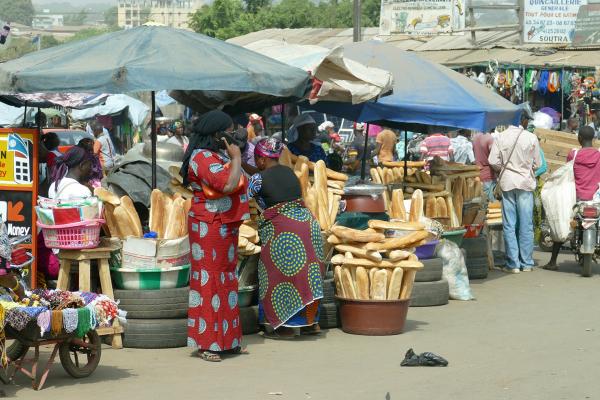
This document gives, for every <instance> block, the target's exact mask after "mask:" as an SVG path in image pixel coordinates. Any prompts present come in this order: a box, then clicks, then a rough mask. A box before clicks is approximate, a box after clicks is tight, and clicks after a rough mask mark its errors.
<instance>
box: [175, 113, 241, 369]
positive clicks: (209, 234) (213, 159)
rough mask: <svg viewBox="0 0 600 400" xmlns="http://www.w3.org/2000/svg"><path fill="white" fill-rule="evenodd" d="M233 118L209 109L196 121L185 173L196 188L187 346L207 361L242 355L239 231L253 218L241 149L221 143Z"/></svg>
mask: <svg viewBox="0 0 600 400" xmlns="http://www.w3.org/2000/svg"><path fill="white" fill-rule="evenodd" d="M232 132H233V120H232V119H231V117H229V116H228V115H227V114H225V113H224V112H222V111H217V110H215V111H210V112H208V113H206V114H204V115H203V116H201V117H200V118H199V119H198V120H196V121H195V122H194V125H193V127H192V138H191V140H190V145H189V146H188V149H187V151H186V153H185V156H184V159H183V165H182V167H181V171H180V174H181V176H182V177H183V182H184V184H185V185H188V184H191V187H192V190H193V192H194V201H193V204H192V208H191V210H190V213H189V217H188V228H189V240H190V247H191V250H192V251H191V253H192V270H191V271H192V278H191V281H190V296H189V299H190V300H189V310H188V346H189V347H193V348H195V349H198V356H199V357H200V358H202V359H203V360H206V361H211V362H218V361H221V355H222V354H223V353H224V352H230V353H241V352H242V351H243V350H242V347H241V346H242V327H241V325H240V324H241V322H240V310H239V307H238V279H237V276H236V266H237V258H238V251H237V246H238V233H239V232H238V230H239V226H240V225H241V223H242V221H244V220H246V219H249V218H250V209H249V206H248V196H247V194H246V189H247V186H246V184H245V180H244V179H242V156H241V151H240V149H239V147H237V146H235V145H233V144H232V143H231V142H227V141H226V140H225V139H218V138H217V134H220V135H221V136H227V135H231V134H232Z"/></svg>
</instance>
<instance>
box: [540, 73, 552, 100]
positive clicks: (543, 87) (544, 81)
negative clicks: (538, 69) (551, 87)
mask: <svg viewBox="0 0 600 400" xmlns="http://www.w3.org/2000/svg"><path fill="white" fill-rule="evenodd" d="M549 77H550V73H549V72H548V71H542V73H541V74H540V80H539V81H538V92H540V93H541V94H543V95H546V93H548V78H549Z"/></svg>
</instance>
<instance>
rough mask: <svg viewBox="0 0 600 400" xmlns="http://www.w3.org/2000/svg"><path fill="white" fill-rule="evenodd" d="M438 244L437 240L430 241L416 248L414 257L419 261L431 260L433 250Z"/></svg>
mask: <svg viewBox="0 0 600 400" xmlns="http://www.w3.org/2000/svg"><path fill="white" fill-rule="evenodd" d="M439 242H440V241H439V240H432V241H431V242H429V243H426V244H424V245H423V246H419V247H417V248H416V249H415V255H416V256H417V257H418V258H419V260H429V259H431V258H433V256H434V254H435V248H436V246H437V245H438V243H439Z"/></svg>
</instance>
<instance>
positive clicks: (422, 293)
mask: <svg viewBox="0 0 600 400" xmlns="http://www.w3.org/2000/svg"><path fill="white" fill-rule="evenodd" d="M448 300H450V287H449V286H448V281H447V280H445V279H442V280H439V281H435V282H415V283H414V286H413V290H412V294H411V296H410V306H411V307H431V306H443V305H444V304H448Z"/></svg>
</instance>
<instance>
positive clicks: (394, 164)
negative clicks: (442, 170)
mask: <svg viewBox="0 0 600 400" xmlns="http://www.w3.org/2000/svg"><path fill="white" fill-rule="evenodd" d="M382 164H383V165H384V166H386V167H390V168H404V165H405V164H406V166H407V167H409V168H423V167H424V166H425V164H426V161H384V162H382Z"/></svg>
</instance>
